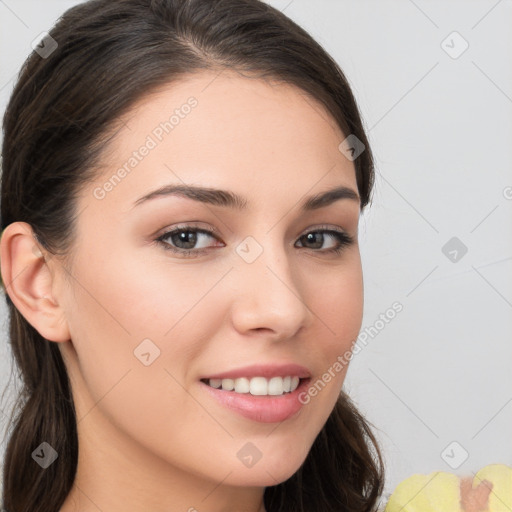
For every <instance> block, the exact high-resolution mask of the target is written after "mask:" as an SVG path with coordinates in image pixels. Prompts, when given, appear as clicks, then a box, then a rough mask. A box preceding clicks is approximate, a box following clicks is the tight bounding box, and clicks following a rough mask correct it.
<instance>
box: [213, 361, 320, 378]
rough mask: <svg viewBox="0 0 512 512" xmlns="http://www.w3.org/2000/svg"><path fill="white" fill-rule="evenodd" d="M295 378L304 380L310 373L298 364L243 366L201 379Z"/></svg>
mask: <svg viewBox="0 0 512 512" xmlns="http://www.w3.org/2000/svg"><path fill="white" fill-rule="evenodd" d="M288 375H289V376H292V377H293V376H297V377H299V378H301V379H306V378H309V377H310V376H311V372H310V371H309V370H308V369H307V368H306V367H304V366H301V365H299V364H293V363H289V364H253V365H250V366H244V367H243V368H235V369H233V370H228V371H225V372H222V373H216V374H215V375H208V376H207V377H203V379H238V378H240V377H248V378H251V377H265V378H267V379H270V378H272V377H286V376H288Z"/></svg>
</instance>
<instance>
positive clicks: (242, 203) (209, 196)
mask: <svg viewBox="0 0 512 512" xmlns="http://www.w3.org/2000/svg"><path fill="white" fill-rule="evenodd" d="M166 196H181V197H186V198H188V199H192V200H193V201H198V202H200V203H206V204H211V205H214V206H222V207H225V208H233V209H236V210H239V211H242V210H246V209H247V205H248V202H247V199H245V198H244V197H242V196H239V195H238V194H235V193H234V192H230V191H229V190H222V189H217V188H209V187H200V186H197V185H165V186H163V187H160V188H158V189H156V190H153V191H152V192H149V193H148V194H146V195H144V196H142V197H140V198H139V199H137V201H135V203H134V204H133V207H135V206H138V205H140V204H142V203H145V202H147V201H150V200H151V199H155V198H157V197H166ZM341 199H350V200H353V201H357V202H360V197H359V195H358V194H357V193H356V192H355V191H354V190H353V189H351V188H349V187H345V186H339V187H336V188H332V189H329V190H326V191H324V192H320V193H318V194H315V195H313V196H310V197H308V198H307V199H306V200H305V201H302V203H301V209H302V210H303V211H312V210H318V209H320V208H325V207H326V206H329V205H330V204H332V203H334V202H335V201H338V200H341Z"/></svg>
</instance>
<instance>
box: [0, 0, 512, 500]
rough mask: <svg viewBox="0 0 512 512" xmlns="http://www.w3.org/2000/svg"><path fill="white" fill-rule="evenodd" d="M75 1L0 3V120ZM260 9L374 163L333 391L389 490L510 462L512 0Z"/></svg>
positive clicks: (306, 1) (4, 353)
mask: <svg viewBox="0 0 512 512" xmlns="http://www.w3.org/2000/svg"><path fill="white" fill-rule="evenodd" d="M76 3H78V2H75V1H64V0H60V1H59V0H45V1H44V2H40V1H39V2H38V1H36V0H30V1H29V0H0V112H2V113H3V111H4V108H5V105H6V102H7V100H8V97H9V94H10V92H11V90H12V87H13V81H14V78H15V76H16V74H17V71H18V69H19V67H20V65H21V63H22V62H23V60H24V59H25V57H26V56H27V55H28V53H29V52H30V50H31V46H30V45H31V41H32V40H33V39H34V38H36V37H37V36H38V35H39V34H40V33H41V32H42V31H45V30H48V29H49V27H51V25H52V24H53V22H54V21H55V20H56V18H57V17H58V16H59V15H60V14H61V13H62V12H64V10H65V9H66V8H68V7H70V6H71V5H74V4H76ZM269 3H271V4H272V5H274V6H276V7H278V8H280V9H281V10H283V11H284V12H285V14H287V15H288V16H289V17H291V18H292V19H294V20H295V21H296V22H298V23H299V24H300V25H302V26H303V27H304V28H305V29H306V30H308V31H310V33H311V34H312V35H313V36H314V37H315V38H316V39H317V40H318V41H319V42H320V43H321V44H322V45H323V46H324V47H325V48H326V49H327V50H328V51H329V52H330V53H331V54H332V55H333V57H334V58H335V59H336V60H337V61H338V63H339V64H340V65H341V67H342V69H343V70H344V72H345V73H346V75H347V77H348V79H349V81H350V83H351V85H352V86H353V88H354V92H355V95H356V98H357V100H358V103H359V106H360V109H361V113H362V115H363V119H364V122H365V126H366V128H367V131H368V134H369V138H370V144H371V145H372V149H373V151H374V154H375V157H376V163H377V179H376V190H375V194H374V200H373V204H372V206H371V207H370V208H369V209H368V210H367V211H366V212H365V214H364V215H363V218H362V219H361V230H360V239H361V250H362V257H363V266H364V276H365V314H364V320H363V328H362V332H366V333H371V334H369V335H368V339H367V342H366V343H365V344H361V345H360V346H361V350H360V351H359V353H358V354H357V355H356V356H355V357H354V358H353V360H352V363H351V366H350V369H349V372H348V376H347V379H346V381H345V388H346V389H347V390H348V391H349V393H350V394H351V395H352V397H353V398H354V401H355V402H356V404H357V405H358V406H359V408H360V409H361V410H362V411H363V412H364V413H365V415H366V416H367V418H368V419H369V420H370V422H371V423H372V424H373V425H375V427H376V430H375V432H376V434H377V437H378V439H379V441H380V443H381V446H382V448H383V452H384V455H385V459H386V465H387V470H388V474H387V481H386V492H387V493H389V492H391V491H392V490H393V488H394V487H395V485H396V484H397V483H398V482H399V481H401V480H403V479H405V478H407V477H408V476H410V475H411V474H412V473H429V472H431V471H450V472H455V473H457V474H460V475H463V474H467V475H471V474H473V473H475V472H476V471H477V470H478V469H480V468H481V467H483V466H484V465H486V464H490V463H504V464H508V465H512V440H511V436H510V432H512V404H511V402H512V372H511V371H510V364H511V361H512V343H511V340H512V336H511V335H512V315H511V313H512V286H511V282H512V199H511V198H512V173H511V172H510V168H511V163H512V144H511V141H512V115H511V114H512V68H511V66H510V62H511V57H512V44H511V43H512V31H511V30H510V20H511V19H512V2H510V1H504V0H501V1H495V0H493V1H480V0H479V1H476V0H475V1H467V0H465V1H446V0H445V1H436V2H434V1H425V0H423V1H420V0H416V1H412V0H395V1H389V0H385V1H382V0H381V1H370V0H359V1H355V0H351V1H348V0H322V1H319V0H315V1H312V0H292V1H290V0H283V1H281V0H275V1H270V2H269ZM454 31H456V32H458V33H459V34H460V36H461V38H463V39H461V38H460V37H459V36H457V35H453V34H452V33H453V32H454ZM464 40H465V41H466V42H467V44H469V47H468V48H467V50H466V51H464V52H463V53H461V54H460V55H459V53H460V52H461V50H462V49H463V48H464V44H465V43H464ZM443 41H445V42H444V43H443ZM447 52H450V53H451V54H452V55H451V56H450V55H449V53H447ZM455 57H456V58H455ZM453 237H456V238H457V239H458V240H457V241H456V242H455V243H456V245H455V246H454V247H449V248H448V249H445V251H444V252H443V247H444V246H445V244H446V243H447V242H448V241H449V240H450V239H451V238H453ZM457 244H458V246H457ZM461 244H464V246H465V247H466V248H467V253H466V254H464V255H463V256H462V257H461V255H462V251H461V248H462V245H461ZM453 249H455V250H456V251H457V255H456V256H455V253H453V252H452V253H451V255H450V254H449V251H452V250H453ZM445 252H446V253H447V255H448V256H447V255H445ZM450 258H452V259H454V258H456V261H451V260H450ZM396 301H398V302H400V303H401V304H402V306H403V310H402V311H401V312H400V313H399V314H397V315H396V316H395V318H394V319H393V320H391V321H389V322H388V323H385V324H384V326H383V327H382V325H383V324H382V321H381V322H378V320H379V315H381V314H384V313H386V311H388V310H389V308H390V307H391V305H392V304H393V303H394V302H396ZM0 313H1V321H2V326H3V327H2V331H1V333H0V334H1V340H0V341H1V342H0V358H1V359H0V372H1V380H0V388H1V389H2V391H3V389H4V388H5V386H6V384H7V380H8V377H9V374H10V354H9V352H8V347H7V330H6V321H5V307H4V305H3V301H2V309H1V311H0ZM371 328H373V329H371ZM13 384H14V382H12V381H11V386H12V385H13ZM12 393H13V388H12V387H11V388H9V390H8V391H7V392H6V394H5V396H4V399H3V401H2V403H1V407H2V409H3V411H5V412H8V411H9V410H10V409H9V408H10V406H11V403H12V402H11V399H10V398H11V397H12ZM2 421H3V422H4V423H5V416H2ZM4 423H3V424H2V427H3V425H4ZM454 443H455V444H454Z"/></svg>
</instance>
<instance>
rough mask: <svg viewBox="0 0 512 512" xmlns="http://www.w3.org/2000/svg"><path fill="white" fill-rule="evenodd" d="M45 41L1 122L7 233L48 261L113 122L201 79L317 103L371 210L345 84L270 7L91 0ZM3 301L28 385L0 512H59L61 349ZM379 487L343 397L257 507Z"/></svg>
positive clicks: (366, 429) (374, 496) (340, 506)
mask: <svg viewBox="0 0 512 512" xmlns="http://www.w3.org/2000/svg"><path fill="white" fill-rule="evenodd" d="M50 35H51V37H52V38H53V39H54V40H55V41H56V42H57V44H58V47H57V48H56V49H55V50H54V51H53V52H52V53H51V54H50V55H46V56H45V57H42V56H41V55H40V54H39V53H38V52H33V53H32V54H31V55H30V56H29V57H28V58H27V60H26V62H25V63H24V65H23V68H22V70H21V72H20V75H19V78H18V81H17V83H16V85H15V88H14V91H13V93H12V96H11V98H10V101H9V104H8V106H7V110H6V112H5V116H4V121H3V129H4V140H3V149H2V153H3V173H2V184H1V228H2V230H3V229H5V227H6V226H8V225H9V224H10V223H12V222H15V221H22V222H27V223H29V224H30V225H31V227H32V229H33V231H34V233H35V236H36V237H37V239H38V242H39V243H40V245H41V246H42V247H44V248H45V249H46V250H47V251H48V252H49V253H50V254H61V255H66V253H67V252H68V251H69V250H70V248H71V247H72V243H73V233H74V226H75V225H76V216H77V212H76V197H77V193H78V192H79V191H80V186H81V185H83V184H85V183H87V182H89V181H90V180H91V179H93V178H94V177H95V176H96V175H97V174H95V173H98V169H99V167H98V164H99V163H100V161H101V151H102V149H104V148H105V145H106V143H107V142H108V137H107V134H109V133H112V129H113V128H115V126H116V122H117V121H118V120H119V118H120V116H121V115H123V114H124V113H126V112H127V111H128V109H129V108H130V107H131V106H133V105H134V103H135V102H136V101H137V100H139V99H141V98H142V97H143V96H144V95H146V94H148V93H149V92H152V91H154V90H157V89H158V88H159V87H160V86H163V85H165V84H169V83H172V82H174V81H177V80H179V79H180V78H184V77H185V76H186V75H189V74H191V73H194V72H200V71H201V70H206V69H209V70H213V69H217V70H222V69H233V70H236V71H239V72H243V73H249V74H251V75H253V76H257V77H261V78H262V79H272V80H277V81H282V82H287V83H289V84H292V85H294V86H296V87H298V88H299V89H300V90H301V91H303V92H305V93H306V94H309V95H310V96H311V97H313V98H315V99H316V100H317V101H319V102H320V103H321V104H323V105H324V106H325V107H326V109H327V111H328V112H329V113H330V114H331V115H332V117H333V119H334V120H335V121H336V122H337V123H338V125H339V127H340V129H341V130H342V132H343V133H344V135H345V136H348V135H349V134H353V135H355V136H356V137H357V138H358V139H359V140H360V141H361V142H362V143H363V144H364V145H365V148H366V149H365V151H363V152H362V153H361V154H360V155H359V156H358V157H357V158H356V160H355V161H354V165H355V169H356V178H357V185H358V190H359V194H360V196H361V210H362V209H363V208H364V207H365V206H366V205H367V203H368V202H369V200H370V194H371V190H372V186H373V180H374V168H373V159H372V154H371V151H370V146H369V144H368V140H367V138H366V135H365V133H364V130H363V126H362V122H361V119H360V114H359V111H358V107H357V105H356V102H355V99H354V97H353V94H352V92H351V89H350V87H349V84H348V82H347V80H346V78H345V76H344V74H343V72H342V71H341V70H340V68H339V67H338V65H337V64H336V63H335V61H334V60H333V59H332V58H331V57H330V56H329V55H328V54H327V53H326V52H325V50H324V49H323V48H322V47H321V46H320V45H319V44H318V43H317V42H315V41H314V40H313V39H312V38H311V36H310V35H309V34H308V33H307V32H305V31H304V30H303V29H302V28H300V27H299V26H298V25H297V24H295V23H294V22H292V21H291V20H290V19H289V18H287V17H286V16H285V15H284V14H283V13H281V12H280V11H278V10H277V9H274V8H272V7H271V6H269V5H268V4H265V3H264V2H261V1H259V0H92V1H89V2H85V3H83V4H80V5H77V6H75V7H73V8H71V9H69V10H68V11H67V12H66V13H65V14H64V15H63V16H62V17H61V18H60V19H59V20H58V22H57V24H56V25H55V26H54V27H53V28H52V30H51V31H50ZM47 48H48V47H47ZM8 285H9V283H6V286H8ZM6 301H7V305H8V308H9V314H10V327H9V329H10V332H9V336H10V345H11V347H12V353H13V356H14V360H15V364H16V366H17V367H18V369H19V374H20V377H21V382H22V386H23V387H22V389H21V392H20V393H19V396H18V397H17V401H16V404H15V407H14V408H13V411H12V415H11V418H10V427H12V428H11V429H10V434H9V435H10V436H9V440H8V444H7V448H6V454H5V461H4V477H3V496H2V499H3V503H2V507H3V509H4V510H7V511H8V512H58V511H59V510H60V508H61V506H62V505H63V503H64V500H65V498H66V497H67V495H68V493H69V492H70V490H71V487H72V484H73V481H74V479H75V475H76V470H77V462H78V437H77V425H76V416H75V409H74V405H73V398H72V393H71V387H70V382H69V379H68V375H67V372H66V367H65V365H64V362H63V360H62V358H61V355H60V351H59V350H58V346H57V343H54V342H51V341H48V340H46V339H44V338H43V337H42V336H41V335H40V334H39V333H38V332H37V331H36V330H35V329H34V328H33V327H32V326H31V325H30V324H29V323H28V322H27V321H26V319H25V318H24V317H23V316H22V315H21V314H20V312H19V311H18V310H17V309H16V308H15V306H14V305H13V302H12V301H11V300H10V298H9V296H8V294H6ZM43 440H44V441H46V442H47V443H49V444H50V445H51V446H52V447H53V448H54V449H55V450H56V451H57V452H58V458H57V460H56V461H55V462H54V463H53V464H51V465H50V466H49V467H48V468H46V469H42V468H41V467H40V466H39V465H38V464H36V463H34V461H33V460H32V458H31V453H32V452H33V451H34V449H35V448H36V447H37V446H38V445H39V444H40V443H41V442H42V441H43ZM383 479H384V466H383V461H382V457H381V454H380V451H379V448H378V444H377V441H376V439H375V437H374V435H373V434H372V431H371V429H370V425H369V423H368V422H367V421H366V420H365V419H364V417H363V416H362V415H361V414H360V413H359V412H358V411H357V409H356V407H355V405H354V404H353V403H352V402H351V400H350V398H349V397H348V396H347V395H346V393H345V392H344V391H342V393H341V395H340V397H339V400H338V402H337V403H336V406H335V408H334V410H333V411H332V414H331V415H330V417H329V419H328V420H327V422H326V424H325V425H324V427H323V429H322V431H321V432H320V434H319V435H318V437H317V438H316V440H315V442H314V444H313V446H312V448H311V451H310V453H309V454H308V456H307V458H306V460H305V462H304V463H303V465H302V466H301V467H300V468H299V469H298V470H297V472H296V473H295V474H294V475H293V476H292V477H291V478H289V479H288V480H286V481H285V482H282V483H281V484H279V485H276V486H273V487H267V488H266V490H265V497H264V499H265V506H266V509H267V511H268V512H278V511H279V512H292V511H293V512H331V511H332V512H340V511H348V512H363V511H365V512H370V511H374V510H376V508H377V506H378V503H377V501H378V499H379V497H380V495H381V492H382V489H383Z"/></svg>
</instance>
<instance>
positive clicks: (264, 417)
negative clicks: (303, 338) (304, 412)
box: [199, 366, 310, 423]
mask: <svg viewBox="0 0 512 512" xmlns="http://www.w3.org/2000/svg"><path fill="white" fill-rule="evenodd" d="M267 368H268V367H267ZM282 368H283V367H279V371H281V370H282ZM297 368H299V367H296V366H295V371H292V372H290V373H291V374H292V375H297V372H296V370H297ZM245 371H247V368H246V369H245ZM269 371H270V370H269ZM271 372H274V373H272V376H276V374H275V369H272V370H271ZM238 373H240V372H239V371H238V370H237V371H236V372H229V375H236V374H238ZM290 373H287V372H285V374H286V375H290ZM222 375H227V374H222ZM244 375H248V374H247V373H244ZM280 375H283V374H282V373H281V374H280ZM254 376H255V377H257V376H261V377H263V376H264V375H261V373H258V374H254ZM212 378H214V377H212ZM225 378H232V377H225ZM309 381H310V379H309V378H307V379H304V380H301V381H300V383H299V385H298V386H297V389H296V390H295V391H292V392H291V393H285V394H283V395H278V396H270V395H268V396H254V395H251V394H250V393H243V394H242V393H236V392H235V391H225V390H222V389H216V388H213V387H211V386H209V385H208V384H205V383H204V382H200V383H199V384H200V385H201V386H202V387H203V389H204V390H205V391H206V392H207V393H210V396H211V397H212V398H214V399H215V400H217V401H218V402H219V403H220V404H222V405H223V406H225V407H227V408H229V409H231V410H233V411H235V412H236V413H238V414H240V415H242V416H244V417H245V418H248V419H250V420H253V421H259V422H261V423H277V422H281V421H284V420H287V419H289V418H291V417H292V416H294V415H295V414H296V413H298V412H299V410H300V409H301V408H302V406H303V405H304V404H303V403H302V402H301V401H300V400H299V395H300V393H302V392H303V391H304V390H305V389H306V388H307V386H308V383H309Z"/></svg>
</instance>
